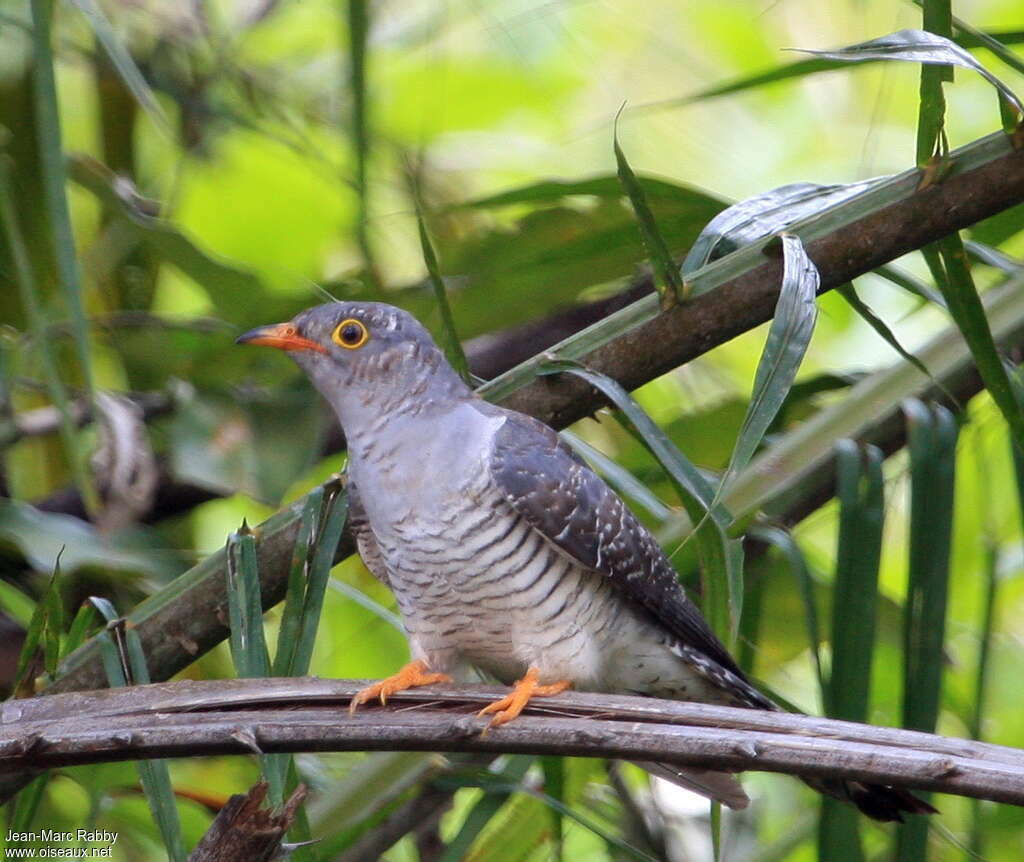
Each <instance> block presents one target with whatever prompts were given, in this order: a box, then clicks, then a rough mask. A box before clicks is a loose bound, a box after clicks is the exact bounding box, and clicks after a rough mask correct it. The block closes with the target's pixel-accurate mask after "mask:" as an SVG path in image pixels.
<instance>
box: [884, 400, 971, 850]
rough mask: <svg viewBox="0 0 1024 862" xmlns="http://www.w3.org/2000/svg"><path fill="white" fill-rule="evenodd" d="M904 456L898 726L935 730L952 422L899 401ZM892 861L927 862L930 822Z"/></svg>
mask: <svg viewBox="0 0 1024 862" xmlns="http://www.w3.org/2000/svg"><path fill="white" fill-rule="evenodd" d="M903 409H904V412H905V413H906V417H907V425H908V441H909V445H908V448H909V451H910V556H909V560H908V563H907V571H908V577H907V597H906V601H905V602H904V624H903V638H904V642H903V726H904V727H907V728H910V729H912V730H922V731H925V732H928V733H932V732H934V731H935V727H936V723H937V721H938V717H939V703H940V700H941V696H942V670H943V664H944V663H945V655H944V652H943V645H944V641H945V634H946V605H947V602H948V598H949V557H950V548H951V545H952V534H953V492H954V467H955V464H956V442H957V432H958V428H957V424H956V420H955V419H954V417H953V414H951V413H950V412H949V411H948V410H946V409H945V408H944V407H941V406H938V405H936V406H935V407H933V408H931V409H929V408H928V407H927V406H925V405H924V404H922V403H921V402H920V401H917V400H913V399H912V400H909V401H907V402H905V403H904V406H903ZM896 837H897V842H896V858H897V859H898V860H900V862H914V860H923V859H925V858H926V845H927V841H928V822H927V821H926V820H923V819H920V818H913V819H912V820H911V821H910V822H908V823H904V824H902V825H901V826H900V827H899V828H898V830H897V833H896Z"/></svg>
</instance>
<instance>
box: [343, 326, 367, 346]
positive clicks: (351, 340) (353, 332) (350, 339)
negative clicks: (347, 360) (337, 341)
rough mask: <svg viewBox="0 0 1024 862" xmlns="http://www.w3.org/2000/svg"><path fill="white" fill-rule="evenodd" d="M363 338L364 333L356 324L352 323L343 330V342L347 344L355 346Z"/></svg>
mask: <svg viewBox="0 0 1024 862" xmlns="http://www.w3.org/2000/svg"><path fill="white" fill-rule="evenodd" d="M362 337H363V331H362V329H360V328H359V326H358V325H357V324H355V323H350V324H348V325H347V326H346V327H345V328H344V329H342V330H341V340H342V341H344V342H345V343H346V344H355V343H356V342H357V341H358V340H359V339H360V338H362Z"/></svg>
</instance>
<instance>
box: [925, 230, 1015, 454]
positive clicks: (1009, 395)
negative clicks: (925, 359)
mask: <svg viewBox="0 0 1024 862" xmlns="http://www.w3.org/2000/svg"><path fill="white" fill-rule="evenodd" d="M935 248H936V249H937V250H938V252H939V254H940V255H941V257H942V263H943V264H944V265H945V269H946V273H947V275H948V279H945V280H943V281H941V282H940V284H939V288H940V289H941V290H942V293H943V296H945V298H946V302H947V303H948V304H949V311H950V314H951V315H952V317H953V320H954V322H955V323H956V325H957V326H958V327H959V328H960V331H961V332H962V333H963V336H964V340H965V341H966V342H967V346H968V347H969V348H970V350H971V355H972V356H973V357H974V362H975V364H976V365H977V366H978V371H979V373H980V374H981V379H982V380H984V381H985V387H986V388H987V389H988V391H989V393H990V394H991V395H992V400H993V401H995V403H996V406H997V407H998V408H999V412H1000V413H1002V414H1003V417H1004V418H1005V419H1006V422H1007V424H1008V425H1009V426H1010V432H1011V434H1012V435H1013V438H1014V440H1015V441H1016V443H1017V445H1018V446H1020V447H1021V448H1022V449H1024V406H1022V404H1021V401H1020V399H1019V398H1018V397H1017V394H1016V393H1015V392H1014V390H1013V387H1012V385H1011V383H1010V379H1009V377H1008V376H1007V373H1006V368H1005V367H1004V366H1003V362H1002V360H1001V359H1000V357H999V352H998V351H997V350H996V345H995V340H994V339H993V337H992V330H991V328H990V327H989V322H988V318H987V317H986V316H985V308H984V306H983V305H982V303H981V298H980V297H979V296H978V291H977V288H976V287H975V285H974V279H973V277H972V276H971V270H970V267H969V266H968V265H967V254H966V252H965V251H964V246H963V243H962V242H961V241H960V236H959V235H958V234H951V235H950V236H947V237H944V238H943V239H941V240H939V241H938V242H937V243H935Z"/></svg>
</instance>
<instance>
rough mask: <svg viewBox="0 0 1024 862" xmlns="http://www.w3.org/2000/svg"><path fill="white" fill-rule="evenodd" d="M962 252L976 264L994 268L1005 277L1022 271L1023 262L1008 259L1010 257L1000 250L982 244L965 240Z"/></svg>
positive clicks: (1023, 268) (1012, 258)
mask: <svg viewBox="0 0 1024 862" xmlns="http://www.w3.org/2000/svg"><path fill="white" fill-rule="evenodd" d="M964 251H966V252H967V253H968V254H969V255H970V256H971V257H973V258H974V259H975V260H977V261H978V262H980V263H983V264H985V265H986V266H991V267H994V268H995V269H998V270H1000V271H1001V272H1005V273H1006V274H1007V275H1014V274H1016V273H1018V272H1020V271H1021V270H1024V261H1020V260H1017V259H1016V258H1014V257H1010V255H1008V254H1006V253H1005V252H1003V251H1001V250H1000V249H998V248H995V247H993V246H991V245H986V244H985V243H983V242H975V241H973V240H966V241H965V242H964Z"/></svg>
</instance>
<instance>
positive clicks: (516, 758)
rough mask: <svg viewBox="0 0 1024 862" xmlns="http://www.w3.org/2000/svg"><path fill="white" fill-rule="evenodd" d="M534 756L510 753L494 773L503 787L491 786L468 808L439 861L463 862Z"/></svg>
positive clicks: (510, 796)
mask: <svg viewBox="0 0 1024 862" xmlns="http://www.w3.org/2000/svg"><path fill="white" fill-rule="evenodd" d="M534 759H535V758H533V757H531V756H528V755H525V754H511V755H509V756H508V760H507V762H506V765H505V767H504V769H502V770H501V772H499V773H496V774H495V775H494V776H493V778H494V779H495V781H497V782H500V785H501V789H490V790H489V791H488V792H487V793H485V794H484V795H483V797H481V799H480V800H479V801H478V802H477V803H476V804H475V805H474V806H473V807H472V808H471V809H470V810H469V813H467V814H466V817H465V819H464V820H463V821H462V826H460V827H459V831H458V832H457V833H456V835H455V837H454V838H453V839H452V840H451V841H450V842H448V846H447V847H445V850H444V853H443V854H441V858H440V860H439V862H460V860H462V859H465V858H466V856H467V854H468V853H469V850H470V848H471V847H472V846H473V842H474V841H475V840H476V839H477V836H479V835H480V833H481V832H483V830H484V828H485V827H486V826H487V824H488V823H490V821H491V820H492V819H493V818H494V816H495V815H496V814H497V813H498V812H499V811H500V810H501V808H502V806H504V805H505V803H506V802H508V801H509V799H511V798H512V794H513V792H514V790H513V789H511V788H515V787H516V786H517V785H519V783H520V782H521V781H522V780H523V777H524V776H525V775H526V773H527V771H528V770H529V768H530V767H531V766H532V765H533V762H534ZM506 788H508V789H506Z"/></svg>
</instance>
